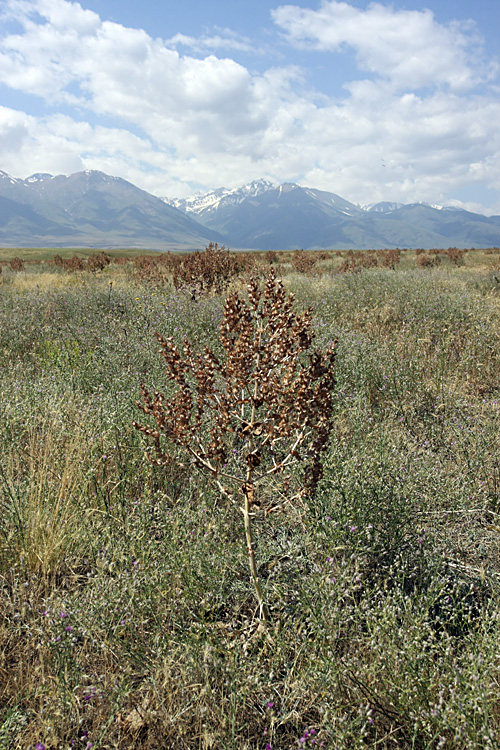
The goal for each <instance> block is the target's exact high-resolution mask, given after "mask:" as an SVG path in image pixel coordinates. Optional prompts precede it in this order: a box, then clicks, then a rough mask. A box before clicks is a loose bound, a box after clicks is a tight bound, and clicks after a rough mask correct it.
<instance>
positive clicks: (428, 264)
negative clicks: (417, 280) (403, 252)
mask: <svg viewBox="0 0 500 750" xmlns="http://www.w3.org/2000/svg"><path fill="white" fill-rule="evenodd" d="M430 253H431V251H429V255H425V254H424V253H421V254H418V255H417V258H416V264H417V266H418V267H419V268H434V267H435V266H438V265H439V264H440V262H441V258H440V257H439V255H436V254H434V255H431V254H430Z"/></svg>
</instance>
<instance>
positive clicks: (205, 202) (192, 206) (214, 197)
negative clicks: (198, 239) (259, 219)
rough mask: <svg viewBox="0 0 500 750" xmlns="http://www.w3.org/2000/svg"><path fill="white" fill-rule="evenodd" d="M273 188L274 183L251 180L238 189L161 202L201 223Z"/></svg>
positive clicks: (213, 191)
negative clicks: (221, 210) (225, 209)
mask: <svg viewBox="0 0 500 750" xmlns="http://www.w3.org/2000/svg"><path fill="white" fill-rule="evenodd" d="M275 187H276V184H275V183H273V182H270V181H269V180H264V179H260V180H253V181H252V182H249V183H247V184H246V185H243V187H240V188H224V187H221V188H217V189H216V190H212V191H210V192H209V193H204V194H197V195H192V196H190V197H189V198H173V199H169V198H162V200H163V201H164V202H165V203H167V204H168V205H170V206H173V207H174V208H178V209H179V210H180V211H183V212H184V213H186V214H193V218H196V219H197V220H198V221H201V222H203V217H204V216H206V215H207V214H213V213H214V212H217V211H218V210H219V209H220V208H226V207H228V206H237V205H238V204H239V203H242V202H243V201H244V200H246V199H247V198H256V197H257V196H258V195H262V194H263V193H267V191H268V190H272V189H273V188H275Z"/></svg>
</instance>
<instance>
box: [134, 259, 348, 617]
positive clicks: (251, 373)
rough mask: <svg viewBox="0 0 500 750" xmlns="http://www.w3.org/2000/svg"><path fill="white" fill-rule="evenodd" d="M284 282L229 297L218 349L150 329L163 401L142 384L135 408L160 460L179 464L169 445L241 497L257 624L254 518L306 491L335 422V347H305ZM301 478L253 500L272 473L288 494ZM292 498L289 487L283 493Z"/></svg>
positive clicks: (305, 325) (307, 318) (302, 325)
mask: <svg viewBox="0 0 500 750" xmlns="http://www.w3.org/2000/svg"><path fill="white" fill-rule="evenodd" d="M293 302H294V298H293V295H289V296H287V295H286V293H285V290H284V288H283V284H282V283H281V281H279V280H277V279H276V277H275V276H274V274H271V275H270V276H269V278H268V280H267V282H266V285H265V289H264V291H263V292H262V291H260V290H259V288H258V286H257V284H256V282H251V283H250V284H249V285H248V301H245V300H244V299H242V298H240V296H239V295H238V294H234V295H231V296H230V297H228V298H227V299H226V302H225V305H224V314H223V320H222V322H221V325H220V343H221V345H222V349H223V355H222V356H221V357H217V356H216V355H215V354H214V352H213V351H211V350H210V349H208V348H207V347H205V348H204V349H203V352H202V353H198V354H196V353H195V352H194V351H193V349H192V347H191V344H190V343H189V342H188V341H185V342H184V346H183V349H182V353H181V351H180V350H179V349H178V347H177V346H176V344H175V343H174V340H173V338H164V337H163V336H160V335H159V334H157V339H158V341H159V343H160V346H161V349H160V351H161V354H162V356H163V358H164V360H165V365H166V373H167V378H168V380H169V381H173V382H174V383H175V385H176V386H177V389H176V391H175V392H174V393H173V395H171V396H170V397H167V396H165V395H163V394H162V393H159V392H158V391H154V392H153V393H151V392H150V391H148V389H147V388H146V386H145V385H144V384H142V385H141V393H142V401H138V402H137V405H138V407H139V408H140V409H141V410H142V411H143V412H144V414H146V415H148V416H151V417H153V419H154V421H155V423H156V424H155V425H154V426H152V427H150V426H143V425H139V424H137V422H134V426H135V427H136V428H137V429H139V430H140V431H141V432H143V433H144V434H145V435H147V436H148V437H150V438H152V439H153V443H154V449H155V455H151V456H150V459H151V461H152V462H153V463H154V464H157V465H159V466H161V465H164V464H167V463H169V462H171V461H177V462H178V463H179V461H178V459H177V457H176V453H175V452H174V450H173V448H174V446H177V448H179V447H180V448H181V449H182V450H183V451H184V452H185V453H186V454H187V455H188V457H189V458H190V461H191V463H192V464H194V465H195V466H196V467H198V468H199V469H201V470H202V471H204V472H206V473H207V474H208V475H209V476H210V477H211V478H212V480H213V481H214V482H215V483H216V485H217V487H218V488H219V490H220V492H221V493H222V496H223V497H225V498H226V499H228V500H230V501H231V502H233V503H234V504H236V505H237V504H238V500H237V498H238V496H241V500H242V501H243V507H242V508H241V510H242V513H243V517H244V527H245V536H246V544H247V550H248V558H249V565H250V572H251V577H252V581H253V584H254V587H255V591H256V595H257V600H258V604H259V613H260V619H261V620H267V619H268V614H267V609H266V605H265V602H264V598H263V594H262V589H261V585H260V582H259V578H258V574H257V564H256V557H255V546H254V541H253V531H252V516H253V515H254V513H256V512H257V511H258V510H259V509H260V510H261V511H263V512H264V513H265V515H268V514H269V513H271V512H274V511H277V510H282V509H283V508H284V506H285V505H286V504H287V503H293V502H297V501H298V499H299V498H300V497H302V496H304V495H305V494H306V493H313V492H314V490H315V488H316V485H317V482H318V480H319V479H320V477H321V474H322V466H321V457H322V452H323V450H324V449H325V447H326V444H327V441H328V438H329V434H330V431H331V428H332V399H331V390H332V386H333V384H334V361H335V345H336V342H333V343H332V344H331V346H329V347H328V348H327V350H326V351H325V352H324V353H322V352H319V351H312V349H311V347H312V343H313V338H314V333H313V331H312V329H311V311H310V310H308V311H306V312H303V313H301V314H297V313H295V312H294V311H293ZM294 466H295V467H296V468H298V469H299V470H300V471H299V474H301V486H300V489H299V491H298V492H297V494H295V495H294V496H293V497H288V498H287V500H285V501H284V502H283V501H281V500H280V501H279V502H278V501H277V498H276V497H274V498H272V499H271V500H270V501H267V502H266V500H265V499H264V498H262V497H259V496H258V494H259V491H260V489H261V486H263V485H266V484H267V485H269V483H271V484H272V483H273V480H275V479H279V482H280V486H281V489H284V490H285V492H286V491H288V490H289V487H290V483H291V479H292V475H291V470H292V468H293V467H294ZM289 494H291V493H289Z"/></svg>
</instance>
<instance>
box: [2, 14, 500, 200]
mask: <svg viewBox="0 0 500 750" xmlns="http://www.w3.org/2000/svg"><path fill="white" fill-rule="evenodd" d="M499 28H500V3H498V2H492V0H476V1H475V2H474V3H471V2H470V0H428V1H427V2H425V1H422V0H405V1H402V0H393V1H392V2H386V1H385V0H381V1H380V2H366V1H365V0H345V1H339V0H296V1H295V2H293V1H292V2H286V3H280V2H273V0H163V1H162V2H158V0H140V2H138V1H137V0H82V1H81V2H80V3H77V2H71V1H70V0H0V170H3V171H5V172H8V173H9V174H11V175H12V176H14V177H22V178H26V177H28V176H29V175H31V174H33V173H35V172H49V173H51V174H72V173H73V172H77V171H80V170H84V169H98V170H101V171H103V172H106V173H107V174H110V175H113V176H118V177H122V178H124V179H126V180H129V181H130V182H132V183H134V184H135V185H137V186H138V187H140V188H143V189H144V190H147V191H148V192H150V193H153V194H155V195H159V196H162V197H169V198H174V197H179V198H181V197H186V196H188V195H192V194H193V193H198V192H206V191H208V190H211V189H214V188H217V187H221V186H224V187H227V188H232V187H239V186H241V185H244V184H246V183H248V182H250V181H251V180H254V179H259V178H265V179H269V180H272V181H274V182H276V183H283V182H296V183H298V184H300V185H303V186H308V187H312V188H317V189H321V190H328V191H330V192H333V193H337V194H339V195H341V196H342V197H343V198H346V199H348V200H350V201H352V202H354V203H360V204H363V205H364V204H370V203H375V202H378V201H382V200H388V201H398V202H403V203H411V202H416V201H426V202H429V203H432V204H442V205H455V206H461V207H463V208H467V209H469V210H472V211H477V212H480V213H485V214H500V127H499V123H500V35H499V34H498V29H499Z"/></svg>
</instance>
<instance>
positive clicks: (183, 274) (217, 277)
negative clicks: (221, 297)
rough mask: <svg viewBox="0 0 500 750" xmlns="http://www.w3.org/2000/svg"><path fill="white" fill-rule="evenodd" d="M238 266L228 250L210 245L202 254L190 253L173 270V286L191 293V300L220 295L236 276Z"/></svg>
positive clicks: (197, 252) (236, 260) (198, 252)
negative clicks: (212, 294) (208, 295)
mask: <svg viewBox="0 0 500 750" xmlns="http://www.w3.org/2000/svg"><path fill="white" fill-rule="evenodd" d="M239 269H240V264H239V262H238V259H237V258H236V257H235V256H234V255H231V254H230V252H229V250H228V249H227V248H226V247H224V245H223V246H222V247H219V246H218V245H217V243H215V244H214V243H212V242H211V243H210V244H209V246H208V247H207V248H205V250H204V251H203V252H200V251H199V250H197V251H196V252H195V253H190V254H189V255H188V256H187V257H186V258H184V259H183V260H182V262H181V263H180V264H179V265H178V266H177V267H176V268H175V270H174V286H175V288H176V289H181V288H185V289H188V290H189V291H190V292H191V296H192V297H193V299H198V298H199V297H201V296H203V295H206V294H211V293H214V294H222V293H223V292H225V291H226V290H227V288H228V286H229V284H230V282H231V281H232V279H233V278H235V276H236V275H237V274H238V271H239Z"/></svg>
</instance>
